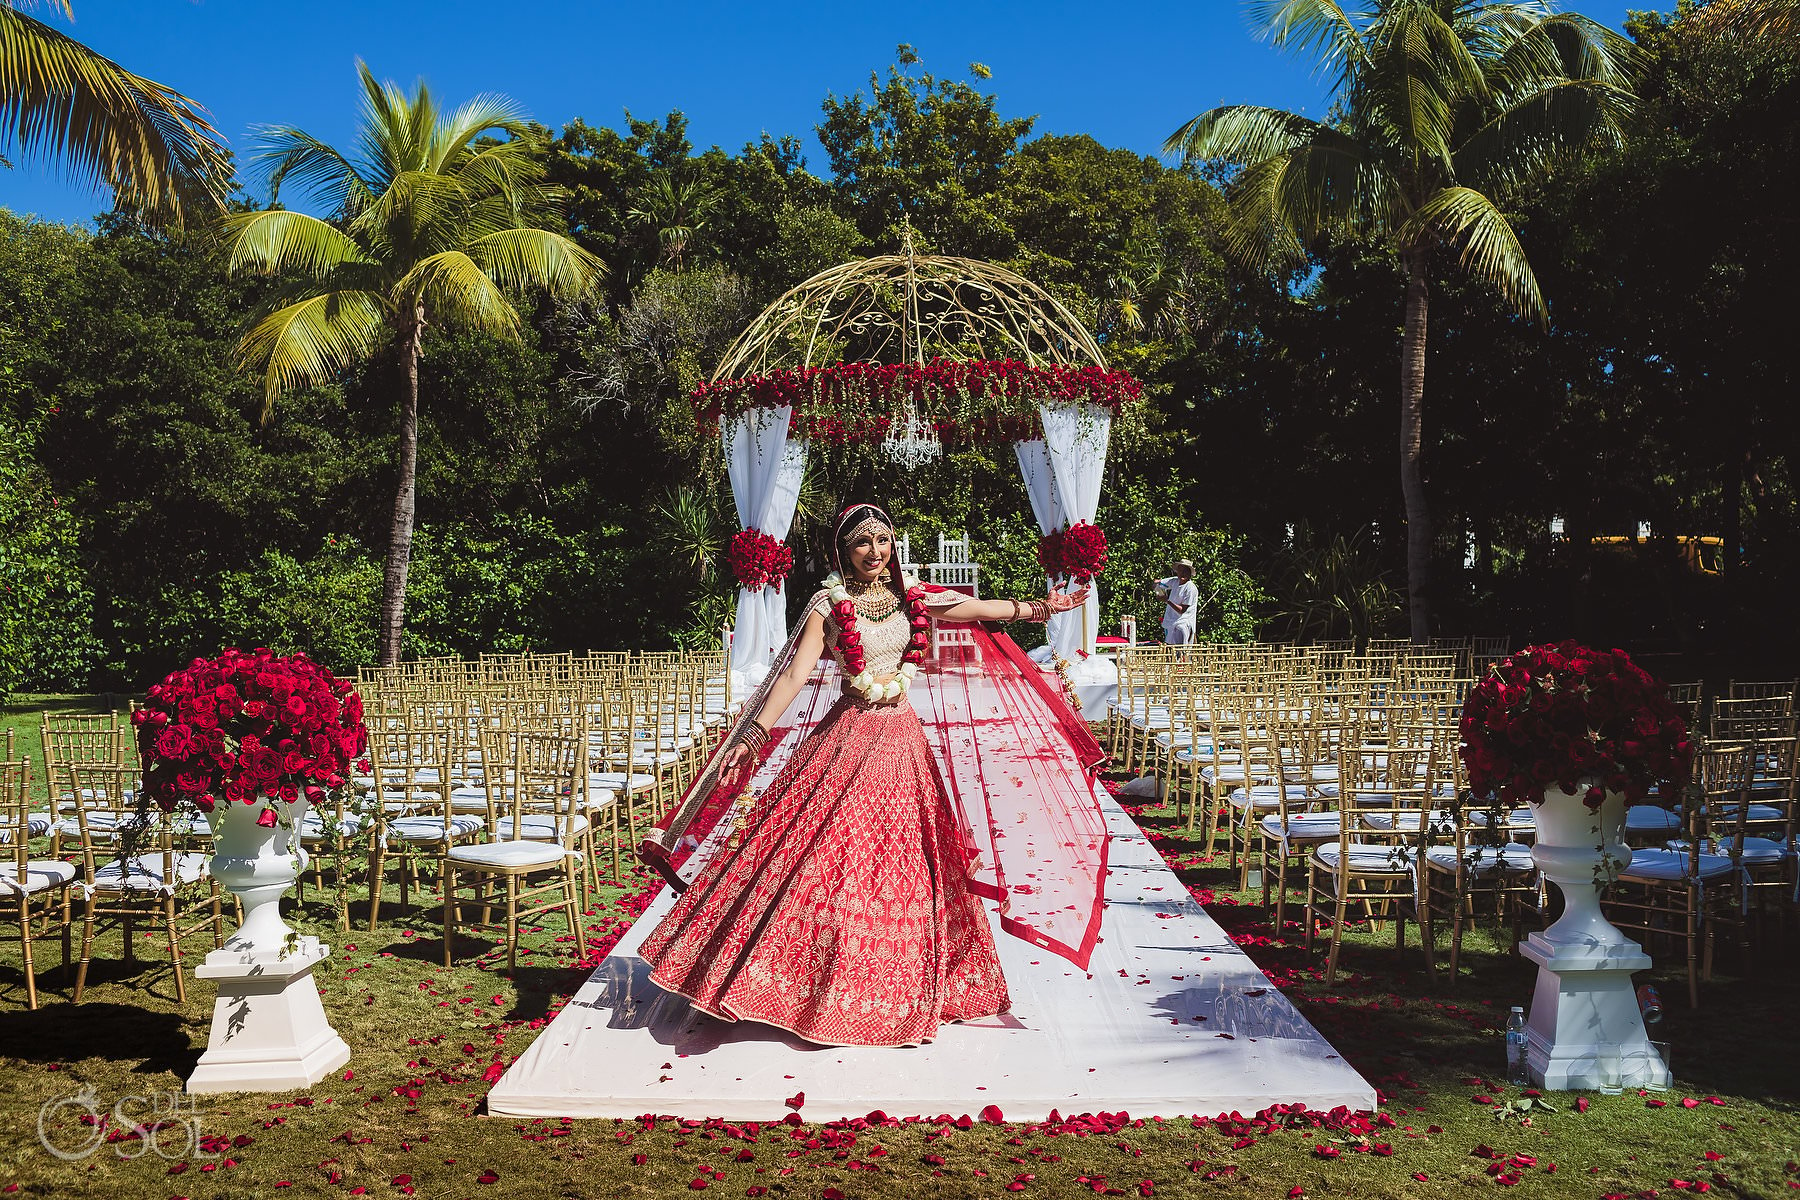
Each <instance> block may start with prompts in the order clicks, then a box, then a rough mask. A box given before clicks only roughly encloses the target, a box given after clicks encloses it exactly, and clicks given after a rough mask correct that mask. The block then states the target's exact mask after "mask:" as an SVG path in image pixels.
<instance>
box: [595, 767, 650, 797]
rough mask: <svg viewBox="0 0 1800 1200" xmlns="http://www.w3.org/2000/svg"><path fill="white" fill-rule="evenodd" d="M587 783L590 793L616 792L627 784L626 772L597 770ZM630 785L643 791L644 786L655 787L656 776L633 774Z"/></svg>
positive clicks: (633, 789)
mask: <svg viewBox="0 0 1800 1200" xmlns="http://www.w3.org/2000/svg"><path fill="white" fill-rule="evenodd" d="M587 785H588V793H589V794H590V795H591V794H593V793H594V792H597V791H611V792H616V791H618V790H619V789H620V788H622V787H625V786H627V784H626V776H625V772H623V771H596V772H594V773H593V774H591V775H589V776H588V777H587ZM629 786H630V788H631V790H632V791H634V792H636V791H641V790H642V789H644V788H651V787H655V786H656V776H654V775H638V774H633V775H632V776H631V777H630V785H629Z"/></svg>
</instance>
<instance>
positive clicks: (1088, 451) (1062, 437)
mask: <svg viewBox="0 0 1800 1200" xmlns="http://www.w3.org/2000/svg"><path fill="white" fill-rule="evenodd" d="M1038 419H1039V421H1041V422H1042V424H1043V427H1044V441H1043V447H1044V453H1045V455H1046V457H1047V458H1048V459H1049V460H1050V470H1051V474H1052V476H1053V478H1054V479H1055V481H1056V502H1057V507H1058V510H1059V515H1060V516H1061V518H1062V520H1063V521H1064V522H1067V523H1068V524H1071V525H1072V524H1074V523H1075V522H1076V521H1089V522H1093V521H1094V520H1095V518H1096V517H1098V516H1099V515H1100V483H1101V480H1102V479H1103V478H1104V477H1105V475H1106V448H1107V444H1108V443H1109V442H1110V441H1111V440H1112V413H1111V411H1109V410H1108V409H1105V408H1102V407H1100V406H1099V405H1096V404H1059V405H1057V406H1055V407H1049V406H1046V405H1039V406H1038ZM1028 486H1029V485H1028ZM1035 506H1036V505H1035V501H1034V502H1033V507H1034V509H1035ZM1082 627H1083V622H1082V619H1081V613H1080V612H1071V613H1068V614H1065V616H1064V617H1063V619H1062V620H1061V621H1059V622H1057V623H1055V625H1054V626H1053V627H1052V628H1051V630H1050V631H1049V641H1050V644H1051V645H1052V646H1055V647H1056V652H1057V653H1058V654H1060V655H1062V656H1063V657H1064V658H1066V659H1069V660H1071V661H1073V660H1074V659H1075V658H1076V651H1078V650H1080V651H1085V652H1087V653H1089V654H1092V653H1093V652H1094V639H1095V638H1097V637H1099V636H1100V583H1099V581H1098V580H1095V581H1094V584H1093V586H1092V588H1091V589H1090V590H1089V592H1088V599H1087V621H1086V629H1087V637H1086V640H1085V643H1084V641H1083V638H1082Z"/></svg>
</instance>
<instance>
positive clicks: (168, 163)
mask: <svg viewBox="0 0 1800 1200" xmlns="http://www.w3.org/2000/svg"><path fill="white" fill-rule="evenodd" d="M25 3H26V4H29V3H30V0H25ZM19 7H20V0H0V147H17V148H18V150H20V151H21V152H23V153H24V154H26V155H41V156H43V157H45V158H50V159H56V160H60V161H61V162H62V163H63V164H64V165H65V167H66V169H67V170H68V173H69V174H70V175H71V176H72V177H74V178H75V179H77V180H79V181H81V182H84V183H94V182H98V183H103V184H105V185H106V186H107V187H110V188H111V189H112V191H113V196H114V198H115V201H116V203H117V204H118V205H119V207H121V208H124V209H128V210H130V211H132V212H135V213H137V214H138V215H140V216H142V217H145V218H146V219H150V220H161V221H169V222H179V221H180V219H181V217H182V212H183V210H184V209H185V208H186V207H188V205H189V203H190V202H191V200H192V198H193V197H194V196H195V195H196V194H198V195H199V196H201V197H204V198H205V199H206V200H207V201H208V202H210V203H211V204H212V205H214V206H217V205H218V204H219V203H220V202H221V200H222V198H223V197H224V195H225V193H226V191H227V189H228V188H229V187H230V184H231V177H232V172H231V160H230V157H229V156H228V155H227V154H226V152H225V148H224V146H223V145H221V144H220V143H219V141H218V135H217V134H216V133H215V132H214V130H213V127H212V126H211V125H209V124H207V122H206V119H205V118H204V117H203V116H202V115H201V114H202V112H203V111H204V110H203V109H201V108H200V106H199V105H198V104H196V103H194V101H192V100H189V99H188V98H187V97H186V96H183V95H181V94H180V93H179V92H175V91H172V90H170V89H169V88H166V87H164V86H163V85H162V84H160V83H156V82H155V81H153V80H149V79H145V78H144V77H143V76H141V75H133V74H132V73H131V72H130V71H127V70H126V69H125V68H124V67H121V66H120V65H119V64H118V63H116V62H113V61H112V60H111V59H109V58H105V57H103V56H102V55H99V54H96V53H94V51H92V50H90V49H88V48H87V47H86V46H84V45H82V44H81V43H80V42H78V41H76V40H75V39H74V38H72V37H70V36H69V35H68V34H66V33H61V32H59V31H58V30H56V29H54V28H52V27H51V26H49V25H46V24H44V22H42V21H39V20H37V19H36V18H34V17H28V16H26V15H25V14H24V13H22V12H19V11H18V9H19ZM50 7H51V8H54V9H57V10H59V11H61V13H62V15H63V16H64V17H65V18H67V19H69V20H73V19H74V16H75V14H74V10H73V9H72V7H71V5H70V2H69V0H50ZM0 163H6V160H5V159H4V158H0ZM6 165H9V166H10V165H11V164H9V163H8V164H6Z"/></svg>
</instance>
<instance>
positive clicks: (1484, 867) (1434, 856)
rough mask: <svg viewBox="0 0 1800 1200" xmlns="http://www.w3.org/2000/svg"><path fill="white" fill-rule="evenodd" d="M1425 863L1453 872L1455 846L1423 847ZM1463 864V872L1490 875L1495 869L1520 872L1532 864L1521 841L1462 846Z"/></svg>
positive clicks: (1509, 872)
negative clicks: (1502, 844)
mask: <svg viewBox="0 0 1800 1200" xmlns="http://www.w3.org/2000/svg"><path fill="white" fill-rule="evenodd" d="M1425 863H1426V865H1427V866H1429V867H1431V868H1432V869H1433V870H1434V871H1444V872H1448V873H1451V874H1454V873H1455V871H1456V847H1455V846H1427V847H1426V848H1425ZM1463 863H1464V869H1465V871H1466V872H1467V873H1468V874H1471V875H1493V874H1495V873H1496V872H1499V871H1505V872H1506V873H1507V874H1509V875H1512V874H1519V875H1522V874H1524V873H1526V872H1528V871H1530V870H1532V869H1533V867H1534V865H1535V864H1533V863H1532V861H1531V847H1530V846H1527V845H1525V844H1524V843H1522V842H1508V843H1507V844H1506V845H1504V846H1464V847H1463Z"/></svg>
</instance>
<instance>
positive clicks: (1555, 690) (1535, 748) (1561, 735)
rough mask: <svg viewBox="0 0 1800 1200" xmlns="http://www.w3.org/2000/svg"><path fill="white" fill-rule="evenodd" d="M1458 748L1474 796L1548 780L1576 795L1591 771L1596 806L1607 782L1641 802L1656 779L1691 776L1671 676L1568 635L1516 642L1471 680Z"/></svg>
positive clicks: (1540, 792) (1512, 793)
mask: <svg viewBox="0 0 1800 1200" xmlns="http://www.w3.org/2000/svg"><path fill="white" fill-rule="evenodd" d="M1462 757H1463V762H1464V763H1465V764H1467V766H1468V768H1469V783H1470V786H1471V787H1472V788H1473V790H1474V792H1475V794H1476V795H1478V796H1479V795H1486V794H1487V793H1489V792H1497V793H1498V794H1499V796H1500V798H1501V800H1502V801H1504V802H1506V803H1508V804H1523V803H1525V802H1527V801H1531V802H1542V800H1543V798H1544V789H1545V788H1547V787H1548V786H1550V785H1551V784H1556V785H1557V786H1559V787H1561V788H1562V790H1563V791H1564V792H1565V793H1567V794H1569V795H1573V794H1574V793H1575V790H1576V787H1577V784H1578V782H1579V781H1580V780H1582V779H1595V780H1598V781H1599V782H1598V785H1597V786H1594V785H1590V786H1589V788H1588V790H1587V793H1586V794H1585V795H1584V796H1583V797H1582V799H1583V801H1584V802H1585V803H1586V804H1587V805H1588V806H1589V807H1590V808H1594V809H1598V808H1599V807H1600V805H1601V803H1602V802H1603V801H1604V800H1605V798H1606V796H1605V793H1606V792H1619V793H1621V794H1623V795H1624V796H1625V797H1626V799H1627V800H1628V801H1630V802H1634V803H1635V802H1638V801H1642V800H1643V799H1645V798H1646V797H1648V796H1649V795H1650V789H1651V787H1652V786H1653V785H1655V784H1659V783H1681V782H1684V781H1686V779H1687V777H1688V774H1689V772H1690V770H1691V769H1692V767H1693V761H1694V746H1693V743H1692V742H1691V741H1689V739H1688V733H1687V726H1686V725H1685V724H1684V723H1683V721H1682V719H1681V714H1680V712H1679V711H1677V709H1676V708H1675V705H1674V704H1673V702H1671V701H1670V700H1669V696H1668V688H1667V686H1666V685H1664V684H1662V683H1660V682H1658V681H1657V680H1656V679H1655V678H1653V677H1652V676H1651V675H1650V674H1649V673H1648V672H1647V671H1645V670H1643V669H1642V668H1641V667H1639V666H1638V665H1637V664H1636V663H1634V662H1632V661H1631V657H1630V656H1629V655H1627V654H1626V653H1625V652H1624V651H1623V650H1613V651H1611V652H1607V651H1603V650H1593V649H1590V648H1589V647H1587V646H1583V645H1581V644H1580V643H1578V642H1574V641H1566V642H1562V643H1559V644H1557V645H1542V646H1531V647H1528V648H1526V649H1524V650H1521V651H1519V652H1518V653H1516V654H1514V655H1513V656H1512V657H1510V658H1508V659H1506V660H1505V661H1503V662H1500V663H1498V664H1496V665H1495V666H1493V667H1492V668H1490V669H1489V672H1488V675H1487V677H1486V678H1485V679H1483V680H1482V681H1481V682H1480V683H1478V684H1476V685H1475V687H1474V688H1473V689H1471V690H1470V692H1469V698H1468V700H1467V701H1465V702H1464V704H1463V716H1462ZM1658 795H1659V796H1660V797H1662V798H1663V802H1664V803H1672V802H1673V797H1672V796H1671V794H1670V791H1669V790H1664V791H1662V792H1659V793H1658Z"/></svg>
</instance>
